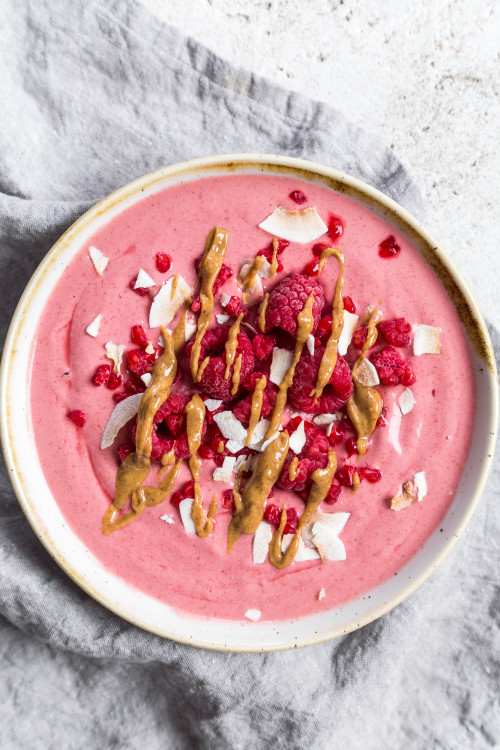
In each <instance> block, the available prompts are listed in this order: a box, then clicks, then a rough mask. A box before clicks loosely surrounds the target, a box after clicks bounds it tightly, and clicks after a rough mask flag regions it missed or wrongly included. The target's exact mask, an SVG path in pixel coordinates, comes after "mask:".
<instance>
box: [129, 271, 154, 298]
mask: <svg viewBox="0 0 500 750" xmlns="http://www.w3.org/2000/svg"><path fill="white" fill-rule="evenodd" d="M136 281H137V276H134V278H133V279H132V280H131V281H130V283H129V285H128V287H129V289H132V291H133V292H135V293H136V294H138V295H139V297H146V296H147V295H148V294H149V291H148V290H147V289H144V287H141V286H140V287H138V288H137V289H134V287H135V282H136Z"/></svg>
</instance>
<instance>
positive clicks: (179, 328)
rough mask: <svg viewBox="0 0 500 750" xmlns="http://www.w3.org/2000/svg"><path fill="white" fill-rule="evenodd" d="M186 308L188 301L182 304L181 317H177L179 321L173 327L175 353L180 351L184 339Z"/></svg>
mask: <svg viewBox="0 0 500 750" xmlns="http://www.w3.org/2000/svg"><path fill="white" fill-rule="evenodd" d="M188 308H189V302H184V304H183V306H182V312H181V317H180V318H179V322H178V323H177V325H176V326H175V328H174V351H175V353H176V354H178V353H179V352H180V350H181V349H182V347H183V346H184V342H185V340H186V315H187V311H188Z"/></svg>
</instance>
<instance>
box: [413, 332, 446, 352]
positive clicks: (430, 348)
mask: <svg viewBox="0 0 500 750" xmlns="http://www.w3.org/2000/svg"><path fill="white" fill-rule="evenodd" d="M413 354H415V355H416V356H420V355H421V354H441V342H440V340H439V328H434V326H426V325H423V324H422V325H418V326H417V327H416V328H415V332H414V334H413Z"/></svg>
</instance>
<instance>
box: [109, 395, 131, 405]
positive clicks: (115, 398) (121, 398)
mask: <svg viewBox="0 0 500 750" xmlns="http://www.w3.org/2000/svg"><path fill="white" fill-rule="evenodd" d="M126 398H128V393H121V392H120V393H113V401H114V402H115V404H119V403H120V401H124V400H125V399H126Z"/></svg>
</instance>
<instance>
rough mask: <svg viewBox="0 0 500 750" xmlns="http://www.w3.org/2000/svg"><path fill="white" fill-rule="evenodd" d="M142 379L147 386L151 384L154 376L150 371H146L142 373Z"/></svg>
mask: <svg viewBox="0 0 500 750" xmlns="http://www.w3.org/2000/svg"><path fill="white" fill-rule="evenodd" d="M141 380H142V382H143V383H144V385H145V386H146V388H147V387H148V386H149V385H150V384H151V381H152V380H153V376H152V375H151V373H150V372H145V373H144V375H141Z"/></svg>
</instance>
